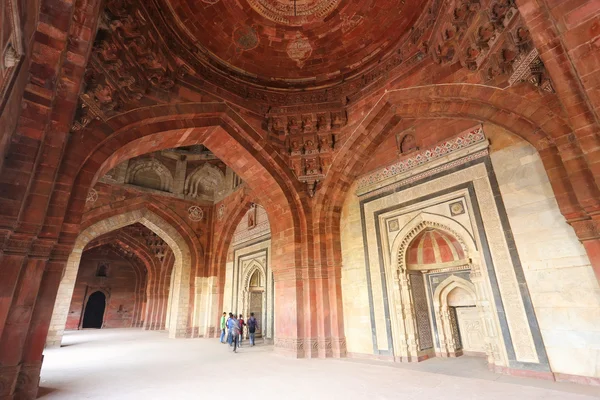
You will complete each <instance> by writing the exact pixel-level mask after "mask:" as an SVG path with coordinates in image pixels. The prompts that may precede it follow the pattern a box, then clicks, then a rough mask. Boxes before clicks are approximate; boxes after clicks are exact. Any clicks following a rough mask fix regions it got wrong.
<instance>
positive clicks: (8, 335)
mask: <svg viewBox="0 0 600 400" xmlns="http://www.w3.org/2000/svg"><path fill="white" fill-rule="evenodd" d="M3 261H4V263H5V264H4V265H6V264H9V265H10V264H13V265H14V266H15V267H16V266H17V265H20V273H19V278H18V280H17V284H16V286H15V290H14V293H13V296H12V302H11V305H10V308H9V310H8V315H7V317H6V322H5V324H4V329H3V331H2V336H1V337H0V365H1V366H2V367H0V399H3V400H5V399H6V400H8V399H14V398H15V397H14V391H15V390H16V387H17V382H18V377H19V374H20V373H23V374H24V376H29V374H30V371H29V370H28V366H26V368H25V369H24V370H23V371H21V370H22V367H23V364H22V362H21V359H22V355H23V351H24V348H25V341H26V339H27V333H28V330H29V323H30V322H31V317H32V315H33V309H34V306H35V303H36V298H37V294H38V291H39V288H40V282H41V280H42V274H43V272H44V267H45V265H46V261H47V260H45V259H38V258H28V257H27V256H26V255H6V254H5V255H4V257H3ZM11 261H12V262H11ZM37 376H39V374H37ZM35 384H36V385H37V381H36V382H35Z"/></svg>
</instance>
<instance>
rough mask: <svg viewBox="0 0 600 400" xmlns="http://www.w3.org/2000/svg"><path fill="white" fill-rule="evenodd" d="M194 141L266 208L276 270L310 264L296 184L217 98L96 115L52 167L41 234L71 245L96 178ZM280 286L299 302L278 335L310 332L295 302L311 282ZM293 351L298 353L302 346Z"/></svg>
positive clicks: (289, 271)
mask: <svg viewBox="0 0 600 400" xmlns="http://www.w3.org/2000/svg"><path fill="white" fill-rule="evenodd" d="M197 143H202V144H204V145H205V146H207V147H208V148H209V149H210V150H211V151H212V152H213V153H214V154H215V155H216V156H217V157H218V158H219V159H221V160H222V161H223V162H225V163H226V164H227V165H229V166H230V167H231V168H232V169H233V170H234V171H235V172H236V174H238V175H239V176H240V177H241V178H242V179H243V180H244V182H245V183H246V185H247V186H248V187H249V188H250V189H251V190H252V191H253V192H254V193H255V194H256V197H257V198H258V201H259V202H260V203H261V204H262V205H263V206H264V207H265V209H266V210H267V213H268V214H269V220H270V225H271V232H272V235H273V241H274V242H276V244H274V246H277V248H278V249H279V251H278V252H277V253H276V254H273V260H272V261H273V266H274V271H275V273H276V275H277V274H278V273H279V277H280V279H283V280H286V281H289V280H296V279H299V275H298V273H297V272H296V271H297V269H298V268H300V267H302V268H306V267H307V266H308V265H307V264H308V263H309V262H311V263H312V259H311V258H310V257H309V256H308V255H307V254H308V251H309V249H310V245H308V244H307V243H308V241H309V240H310V238H311V237H310V235H308V234H307V231H306V221H307V217H306V215H307V213H306V210H305V206H306V203H305V202H306V196H305V194H304V191H303V188H302V185H301V184H300V183H299V182H298V181H297V180H296V179H295V178H294V177H293V173H292V172H291V171H290V169H289V168H288V167H287V165H285V163H284V162H283V161H282V160H281V158H280V157H279V156H278V153H277V152H276V151H275V149H273V148H272V147H271V145H270V144H269V143H268V142H267V141H266V140H265V139H264V138H263V137H262V135H261V134H260V133H259V132H257V131H256V130H254V129H253V128H252V127H251V126H250V125H248V124H247V123H246V122H245V121H244V120H243V118H241V117H240V116H239V115H238V114H237V113H236V112H234V111H233V110H231V109H230V108H229V107H228V106H227V105H225V104H223V103H202V104H199V103H191V104H177V105H170V106H153V107H148V108H143V109H138V110H134V111H131V112H128V113H125V114H122V115H119V116H117V117H114V118H113V119H111V120H109V121H108V122H106V123H101V122H99V121H96V122H94V123H93V124H91V125H90V127H89V128H87V129H85V130H84V131H82V132H79V133H77V134H75V135H74V137H73V139H72V140H70V142H69V146H68V149H67V151H66V152H65V159H64V161H63V163H62V164H61V167H60V170H59V176H58V179H57V181H58V183H57V187H59V188H60V190H58V191H56V192H55V193H54V194H53V196H52V199H51V202H50V207H49V210H48V213H47V217H46V221H45V223H44V228H43V230H42V235H44V236H50V237H52V236H55V235H59V242H60V243H61V244H63V246H65V247H67V246H71V245H72V243H74V240H75V237H76V236H77V234H78V232H79V231H80V228H81V226H80V225H81V223H82V214H83V208H84V205H85V199H86V196H87V192H88V190H89V188H90V187H91V186H92V185H93V184H94V183H95V182H96V180H97V179H98V177H99V176H102V174H103V173H104V172H106V171H108V170H109V169H110V168H112V167H113V166H115V165H117V164H118V163H119V162H121V161H123V160H125V159H129V158H131V157H135V156H137V155H140V154H144V153H147V152H151V151H157V150H160V149H166V148H173V147H179V146H185V145H191V144H197ZM57 224H58V225H61V226H62V228H61V231H60V233H59V232H57V231H56V229H55V228H53V225H57ZM281 286H282V288H281V292H282V293H285V296H286V297H287V296H289V302H292V303H293V304H297V305H298V307H297V309H295V310H294V311H293V312H290V310H289V309H288V308H285V309H284V310H282V313H280V318H281V320H282V322H283V324H281V326H282V327H283V328H284V329H285V330H286V332H282V334H281V336H288V337H293V338H298V337H315V336H317V334H318V332H316V328H314V327H311V328H310V329H311V332H308V333H307V332H305V326H312V325H314V324H315V320H316V319H315V317H314V316H312V317H311V316H306V315H305V314H307V313H304V312H303V311H302V308H303V307H311V306H310V305H309V304H308V303H307V304H304V303H303V301H301V300H300V299H301V298H302V297H303V296H304V297H305V298H307V299H312V298H313V297H314V296H311V295H310V294H309V291H310V290H314V287H312V286H311V285H309V284H305V285H296V284H293V285H292V284H288V283H287V282H285V283H281ZM282 303H283V302H282ZM284 314H285V315H284ZM286 344H287V342H286ZM294 346H296V345H294ZM297 350H298V352H301V351H303V350H302V346H301V345H298V346H297ZM294 351H296V350H294Z"/></svg>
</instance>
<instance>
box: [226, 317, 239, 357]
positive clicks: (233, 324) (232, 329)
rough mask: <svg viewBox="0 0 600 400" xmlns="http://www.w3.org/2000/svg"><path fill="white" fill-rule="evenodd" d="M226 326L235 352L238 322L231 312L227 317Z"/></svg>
mask: <svg viewBox="0 0 600 400" xmlns="http://www.w3.org/2000/svg"><path fill="white" fill-rule="evenodd" d="M227 327H228V328H229V335H230V337H231V340H232V342H233V352H234V353H237V347H238V336H239V335H240V323H239V322H238V320H237V318H236V317H235V315H233V314H232V317H231V318H229V322H227Z"/></svg>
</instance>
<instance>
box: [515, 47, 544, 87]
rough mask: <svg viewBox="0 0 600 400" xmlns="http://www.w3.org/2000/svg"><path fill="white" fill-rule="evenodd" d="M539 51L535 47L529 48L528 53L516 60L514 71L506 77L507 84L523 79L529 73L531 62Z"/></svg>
mask: <svg viewBox="0 0 600 400" xmlns="http://www.w3.org/2000/svg"><path fill="white" fill-rule="evenodd" d="M538 55H539V53H538V51H537V49H536V48H534V49H533V50H531V51H530V52H529V54H527V55H526V56H525V57H523V58H522V59H521V60H519V61H517V63H516V66H515V67H514V71H515V72H514V73H513V74H512V75H511V76H510V78H508V84H509V85H511V86H512V85H514V84H515V83H517V82H520V81H523V80H525V79H526V78H527V76H528V75H529V74H531V63H533V61H534V60H535V59H536V58H537V57H538Z"/></svg>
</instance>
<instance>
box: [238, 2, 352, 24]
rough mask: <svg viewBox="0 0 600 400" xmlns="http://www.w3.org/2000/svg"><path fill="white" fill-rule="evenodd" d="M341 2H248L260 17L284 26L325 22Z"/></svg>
mask: <svg viewBox="0 0 600 400" xmlns="http://www.w3.org/2000/svg"><path fill="white" fill-rule="evenodd" d="M339 3H340V0H248V4H250V6H251V7H252V8H253V9H254V10H256V12H258V13H259V14H260V15H262V16H263V17H265V18H268V19H270V20H271V21H273V22H277V23H278V24H283V25H303V24H306V23H309V22H313V21H315V20H323V19H324V18H325V17H327V16H328V15H329V14H331V12H332V11H333V10H335V9H336V7H337V6H338V4H339Z"/></svg>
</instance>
